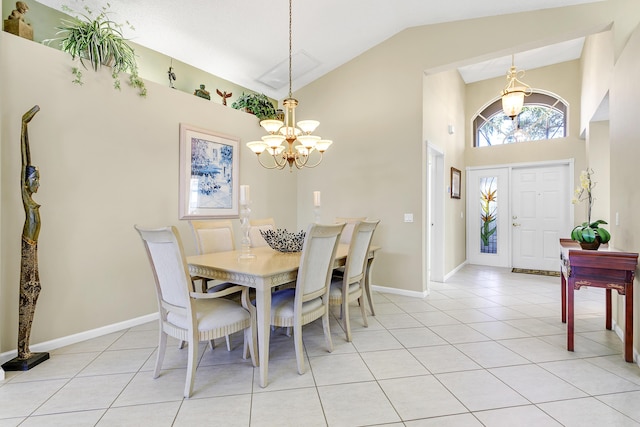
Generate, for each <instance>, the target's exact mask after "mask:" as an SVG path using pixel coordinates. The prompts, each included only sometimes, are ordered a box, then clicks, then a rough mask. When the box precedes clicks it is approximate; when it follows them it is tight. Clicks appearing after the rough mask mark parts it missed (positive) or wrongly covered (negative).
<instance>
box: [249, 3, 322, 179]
mask: <svg viewBox="0 0 640 427" xmlns="http://www.w3.org/2000/svg"><path fill="white" fill-rule="evenodd" d="M291 1H292V0H289V96H288V97H287V98H286V99H285V100H284V102H283V104H284V121H282V120H276V119H270V120H262V121H261V122H260V126H262V127H263V128H264V129H265V130H266V131H267V132H268V135H265V136H263V137H262V141H252V142H248V143H247V147H249V148H250V149H251V151H253V152H254V153H255V154H256V155H257V156H258V162H260V165H262V166H263V167H265V168H267V169H284V167H285V166H286V165H289V170H290V171H291V170H293V166H295V167H296V168H298V169H302V168H304V167H307V168H313V167H316V166H318V165H319V164H320V162H321V161H322V154H323V153H324V152H325V151H326V150H327V148H329V146H330V145H331V144H332V142H333V141H330V140H327V139H321V138H320V137H319V136H316V135H312V133H313V131H314V130H315V129H316V128H317V127H318V125H319V124H320V122H318V121H316V120H301V121H299V122H297V123H296V107H297V106H298V100H297V99H295V98H293V96H292V95H291ZM285 141H286V142H287V145H286V146H285V145H282V144H283V143H284V142H285ZM314 151H316V152H317V153H318V154H319V157H318V159H317V161H315V162H314V163H309V159H310V157H311V154H312V153H313V152H314ZM262 153H267V155H266V156H261V155H262ZM263 157H271V158H272V159H273V161H272V164H271V165H269V164H265V163H263V162H262V158H263ZM314 157H315V156H314Z"/></svg>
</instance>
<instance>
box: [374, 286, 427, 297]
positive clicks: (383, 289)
mask: <svg viewBox="0 0 640 427" xmlns="http://www.w3.org/2000/svg"><path fill="white" fill-rule="evenodd" d="M371 290H374V291H377V292H381V293H383V294H395V295H404V296H406V297H413V298H424V297H426V296H427V295H428V294H429V292H428V291H422V292H418V291H408V290H406V289H398V288H387V287H385V286H378V285H371Z"/></svg>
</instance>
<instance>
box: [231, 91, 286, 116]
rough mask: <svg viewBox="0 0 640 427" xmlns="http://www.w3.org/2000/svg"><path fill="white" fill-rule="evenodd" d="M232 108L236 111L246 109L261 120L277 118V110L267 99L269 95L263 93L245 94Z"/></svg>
mask: <svg viewBox="0 0 640 427" xmlns="http://www.w3.org/2000/svg"><path fill="white" fill-rule="evenodd" d="M231 108H235V109H236V110H241V109H245V110H246V111H247V112H249V113H251V114H255V115H256V117H258V118H259V119H260V120H265V119H273V118H275V117H276V109H275V107H274V106H273V104H272V103H271V101H269V98H267V95H265V94H263V93H261V94H257V93H246V94H245V93H244V92H242V95H240V97H239V98H238V99H236V100H235V101H234V102H233V104H231Z"/></svg>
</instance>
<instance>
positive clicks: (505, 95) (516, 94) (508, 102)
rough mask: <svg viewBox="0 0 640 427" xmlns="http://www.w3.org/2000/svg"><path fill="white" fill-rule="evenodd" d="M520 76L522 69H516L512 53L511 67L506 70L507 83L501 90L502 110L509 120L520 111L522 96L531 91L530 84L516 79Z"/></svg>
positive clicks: (522, 102) (522, 73)
mask: <svg viewBox="0 0 640 427" xmlns="http://www.w3.org/2000/svg"><path fill="white" fill-rule="evenodd" d="M522 77H524V70H520V71H518V70H516V66H515V65H514V61H513V55H511V68H509V71H508V72H507V82H508V83H507V86H506V87H505V88H504V89H502V92H501V95H502V110H503V111H504V114H505V115H507V116H509V117H511V120H513V119H515V118H516V117H517V116H518V114H520V112H521V111H522V106H523V105H524V97H525V96H529V95H531V93H532V90H531V86H529V85H528V84H526V83H523V82H522V81H520V80H518V79H519V78H522Z"/></svg>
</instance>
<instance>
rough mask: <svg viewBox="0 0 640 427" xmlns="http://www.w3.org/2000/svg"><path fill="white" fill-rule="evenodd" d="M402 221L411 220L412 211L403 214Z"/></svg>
mask: <svg viewBox="0 0 640 427" xmlns="http://www.w3.org/2000/svg"><path fill="white" fill-rule="evenodd" d="M404 222H413V214H412V213H406V214H404Z"/></svg>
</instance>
